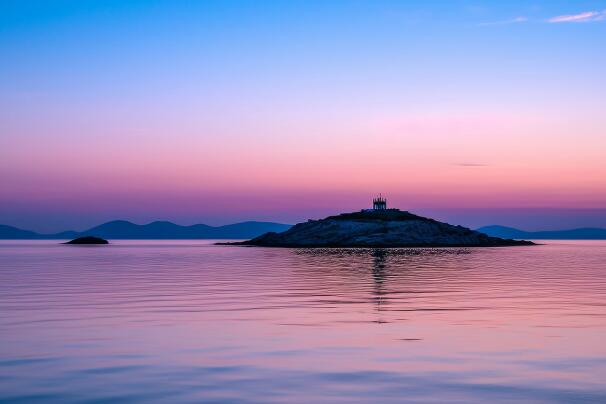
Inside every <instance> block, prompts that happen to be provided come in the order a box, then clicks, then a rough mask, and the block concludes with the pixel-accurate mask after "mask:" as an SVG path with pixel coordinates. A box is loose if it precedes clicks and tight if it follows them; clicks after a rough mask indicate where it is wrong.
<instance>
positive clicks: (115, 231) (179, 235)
mask: <svg viewBox="0 0 606 404" xmlns="http://www.w3.org/2000/svg"><path fill="white" fill-rule="evenodd" d="M290 227H291V225H289V224H283V223H274V222H256V221H249V222H241V223H234V224H228V225H224V226H209V225H206V224H195V225H191V226H180V225H178V224H175V223H171V222H163V221H162V222H161V221H156V222H152V223H148V224H143V225H139V224H135V223H132V222H129V221H126V220H114V221H111V222H107V223H103V224H101V225H99V226H95V227H92V228H90V229H88V230H85V231H81V232H77V231H64V232H60V233H54V234H40V233H36V232H33V231H29V230H22V229H19V228H17V227H13V226H7V225H0V239H2V240H69V239H74V238H77V237H83V236H96V237H101V238H104V239H115V240H116V239H117V240H120V239H123V240H139V239H143V240H160V239H173V240H187V239H246V238H252V237H257V236H259V235H261V234H263V233H267V232H269V231H275V232H280V231H284V230H288V229H289V228H290Z"/></svg>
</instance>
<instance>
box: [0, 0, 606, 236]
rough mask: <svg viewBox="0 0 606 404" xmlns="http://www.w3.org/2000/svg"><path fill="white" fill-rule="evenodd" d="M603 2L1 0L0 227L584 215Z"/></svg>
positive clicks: (591, 190)
mask: <svg viewBox="0 0 606 404" xmlns="http://www.w3.org/2000/svg"><path fill="white" fill-rule="evenodd" d="M604 38H606V1H575V2H569V1H549V2H547V1H538V2H534V3H532V4H529V3H528V2H523V1H521V0H517V1H511V2H507V3H506V4H501V3H499V4H495V2H489V1H452V2H432V3H429V2H421V1H411V2H406V3H403V2H396V1H373V2H370V1H368V2H364V1H348V2H346V1H328V2H307V1H306V2H303V1H301V2H299V1H292V2H268V3H262V2H253V1H227V2H225V1H207V2H171V1H137V0H130V1H99V0H98V1H93V0H91V1H81V2H72V1H53V2H47V1H4V2H2V3H1V4H0V52H1V54H2V55H3V63H2V64H0V86H1V87H2V91H1V92H0V183H1V184H2V186H1V187H0V223H1V224H8V225H13V226H17V227H21V228H24V229H30V230H35V231H41V232H54V231H62V230H72V229H73V230H84V229H86V228H88V227H91V226H93V225H97V224H100V223H102V222H104V221H108V220H114V219H126V220H131V221H133V222H136V223H145V222H149V221H153V220H170V221H173V222H175V223H179V224H193V223H206V224H211V225H217V224H227V223H234V222H239V221H244V220H268V221H275V222H283V223H295V222H297V221H301V220H305V219H307V218H319V217H323V216H326V215H329V214H335V213H339V212H343V211H352V210H358V209H360V208H364V207H368V206H369V203H370V199H371V198H372V197H373V196H374V195H375V194H378V193H380V192H381V193H383V194H384V195H387V197H388V203H389V205H390V206H391V207H399V208H401V209H405V210H411V211H413V212H415V213H419V214H424V215H428V216H432V217H435V218H437V219H439V220H446V221H448V222H452V223H455V224H463V225H466V226H470V227H480V226H483V225H490V224H500V225H509V226H514V227H519V228H522V229H524V230H544V229H545V230H549V229H564V228H573V227H589V226H591V227H606V208H605V207H606V164H605V163H604V156H605V155H606V153H605V152H606V133H605V132H606V114H605V113H604V107H605V106H606V77H605V75H604V72H605V71H606V53H605V52H603V50H602V48H603V46H604V44H603V42H604Z"/></svg>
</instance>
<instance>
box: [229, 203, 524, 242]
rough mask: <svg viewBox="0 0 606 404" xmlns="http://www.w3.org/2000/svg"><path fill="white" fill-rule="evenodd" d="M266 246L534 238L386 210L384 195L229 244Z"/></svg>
mask: <svg viewBox="0 0 606 404" xmlns="http://www.w3.org/2000/svg"><path fill="white" fill-rule="evenodd" d="M226 244H231V245H249V246H263V247H306V248H309V247H374V248H382V247H503V246H525V245H534V243H533V242H531V241H525V240H511V239H504V238H500V237H491V236H488V235H486V234H484V233H480V232H478V231H474V230H471V229H468V228H466V227H463V226H455V225H451V224H448V223H443V222H439V221H437V220H434V219H430V218H426V217H422V216H417V215H415V214H412V213H410V212H407V211H401V210H399V209H387V201H386V199H385V198H382V197H378V198H375V199H373V207H372V209H362V210H361V211H359V212H352V213H343V214H340V215H337V216H329V217H327V218H325V219H321V220H308V221H307V222H305V223H299V224H297V225H295V226H293V227H291V228H290V229H289V230H286V231H284V232H281V233H274V232H270V233H265V234H263V235H261V236H259V237H256V238H253V239H252V240H247V241H242V242H235V243H226Z"/></svg>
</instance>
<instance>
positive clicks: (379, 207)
mask: <svg viewBox="0 0 606 404" xmlns="http://www.w3.org/2000/svg"><path fill="white" fill-rule="evenodd" d="M395 210H398V209H393V208H392V209H387V198H383V196H382V195H380V194H379V196H378V197H376V198H372V209H362V210H361V212H366V213H372V212H385V211H395Z"/></svg>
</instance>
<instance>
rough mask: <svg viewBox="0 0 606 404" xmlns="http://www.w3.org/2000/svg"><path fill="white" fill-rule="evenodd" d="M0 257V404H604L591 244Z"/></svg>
mask: <svg viewBox="0 0 606 404" xmlns="http://www.w3.org/2000/svg"><path fill="white" fill-rule="evenodd" d="M538 243H539V245H536V246H524V247H500V248H439V249H431V248H427V249H423V248H415V249H289V248H260V247H244V246H225V245H214V241H213V240H179V241H174V240H152V241H150V240H145V241H135V240H131V241H126V240H124V241H113V242H112V243H111V244H110V245H107V246H77V245H63V244H60V242H58V241H56V240H44V241H10V240H4V241H1V242H0V402H2V403H35V402H49V403H103V402H117V403H391V402H396V403H408V402H410V403H520V402H522V403H606V241H566V240H561V241H538Z"/></svg>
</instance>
